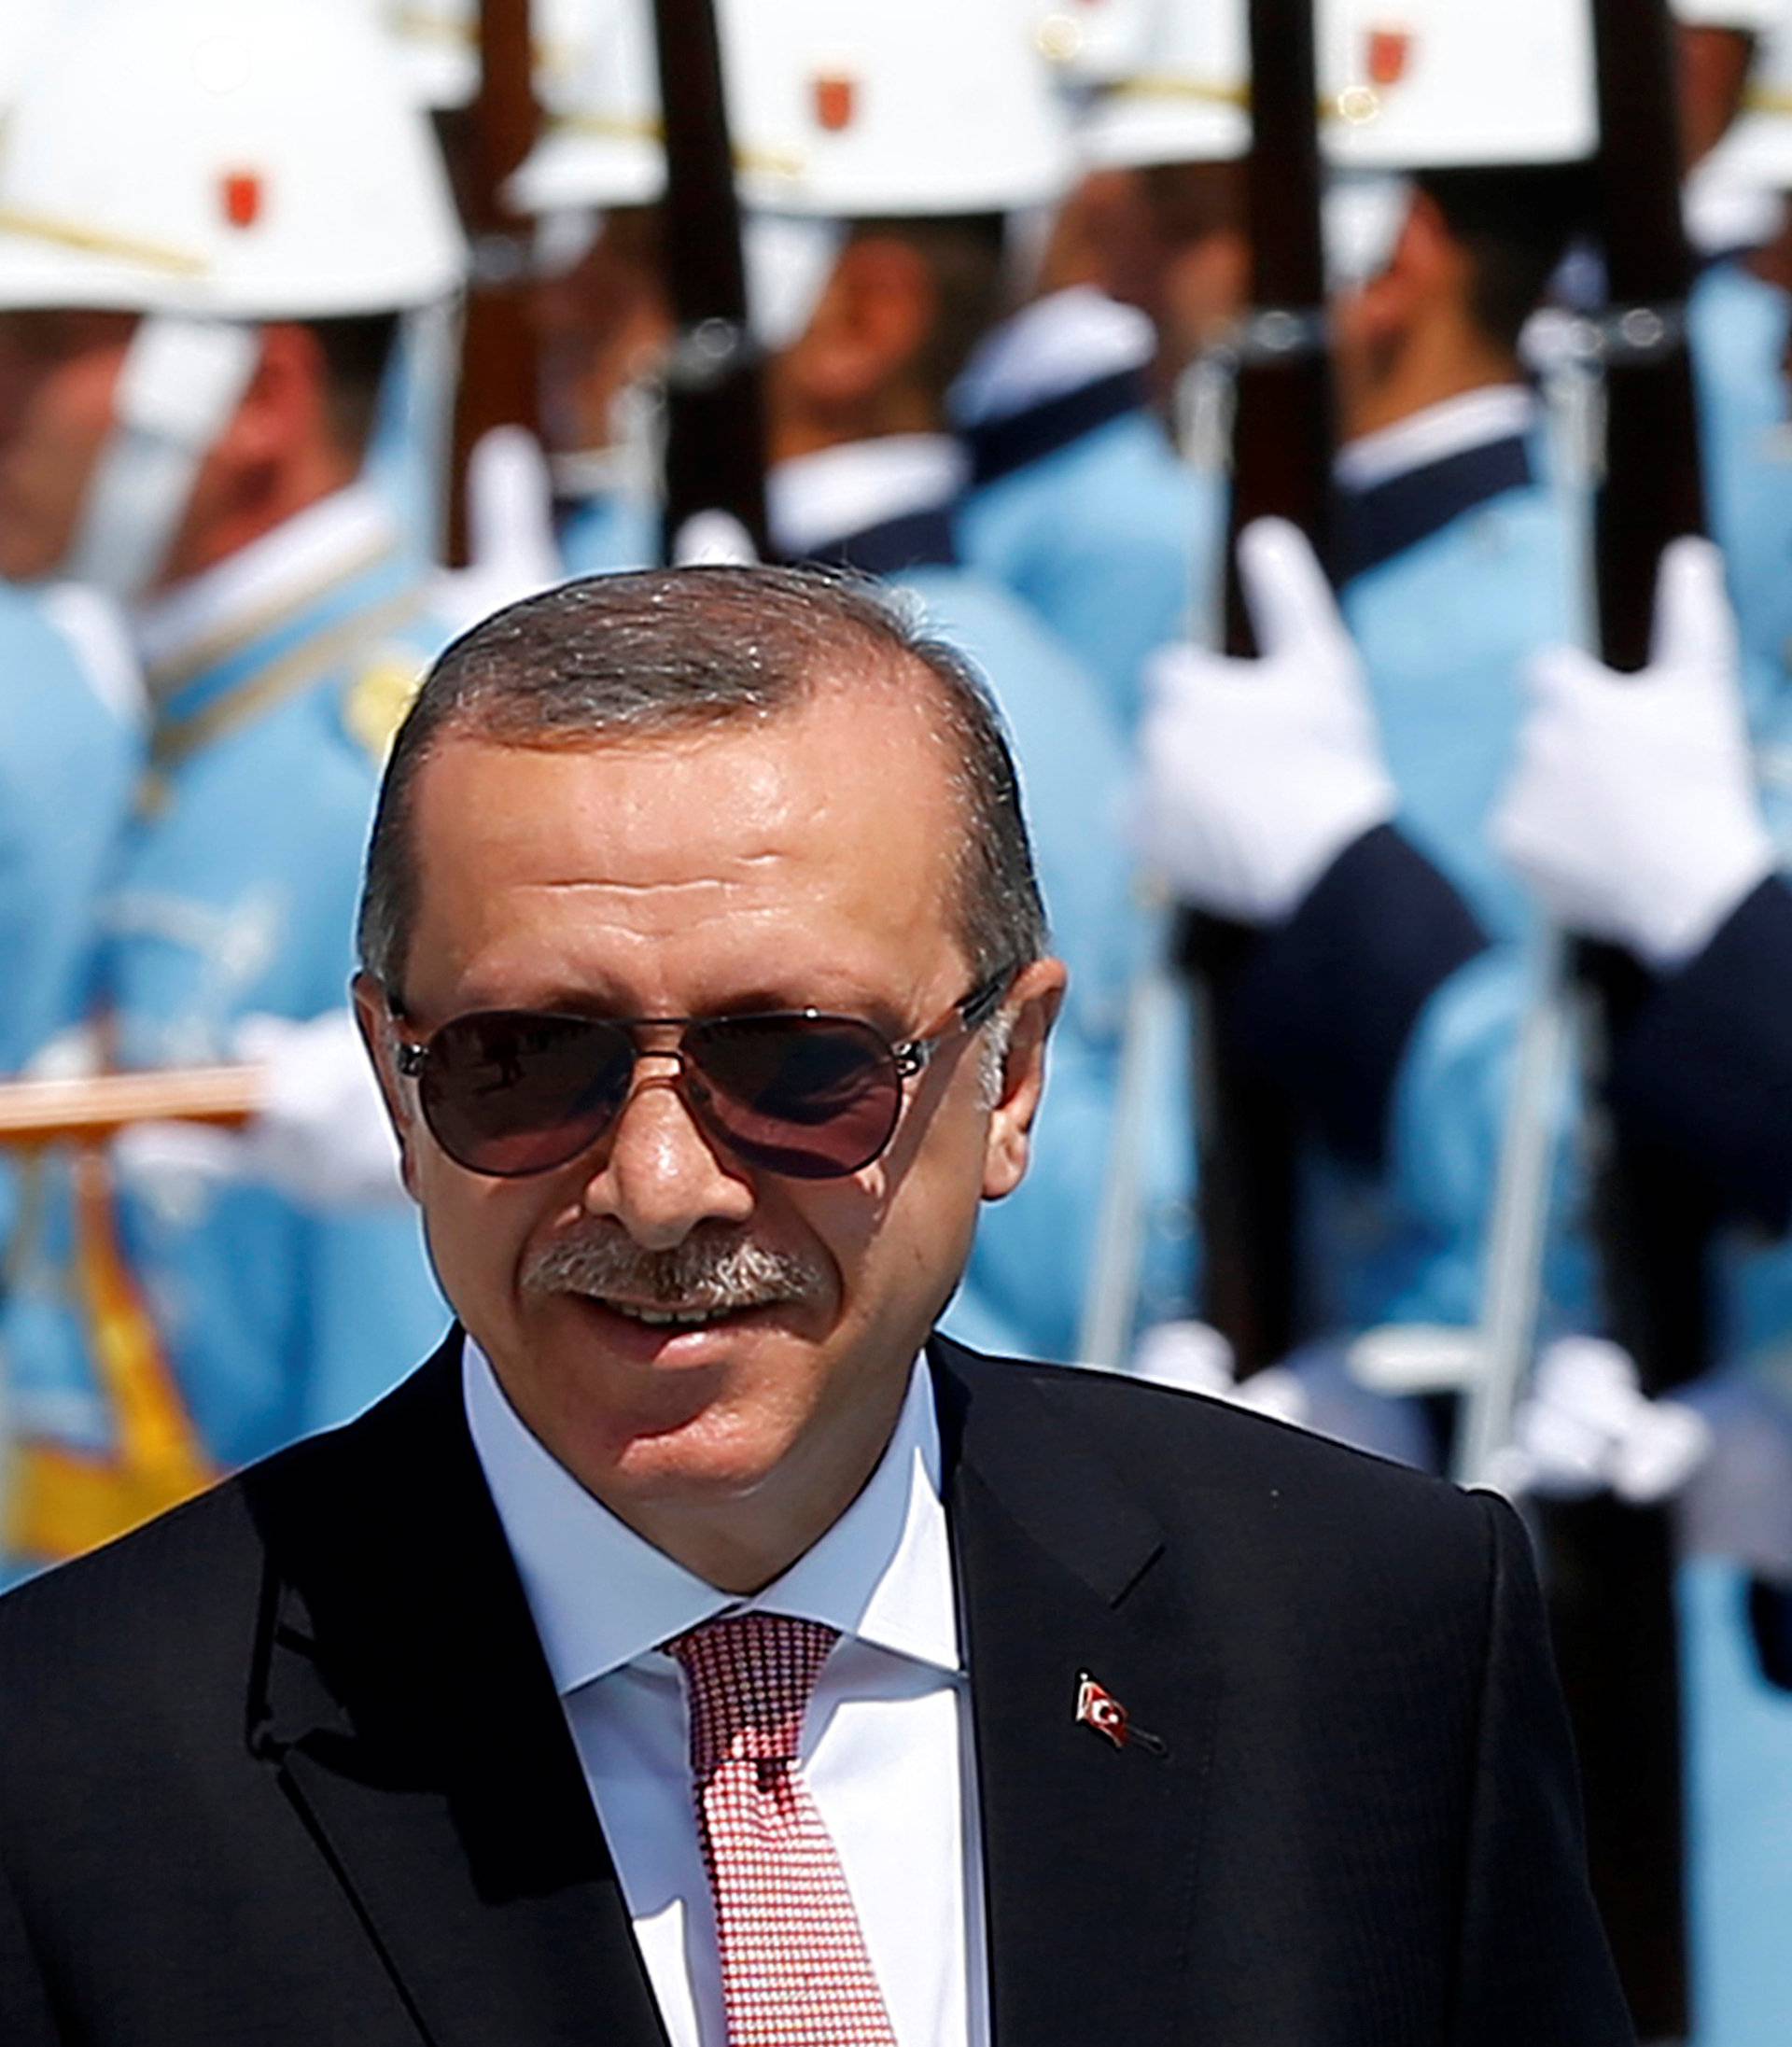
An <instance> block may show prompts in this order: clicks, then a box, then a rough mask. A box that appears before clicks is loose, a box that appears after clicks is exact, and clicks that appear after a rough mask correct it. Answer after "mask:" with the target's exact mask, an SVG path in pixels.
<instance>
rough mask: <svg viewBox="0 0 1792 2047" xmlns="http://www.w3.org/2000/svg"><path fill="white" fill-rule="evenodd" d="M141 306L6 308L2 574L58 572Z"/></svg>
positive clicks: (1, 346) (1, 343)
mask: <svg viewBox="0 0 1792 2047" xmlns="http://www.w3.org/2000/svg"><path fill="white" fill-rule="evenodd" d="M136 325H137V316H136V315H134V314H130V313H103V312H102V313H95V312H85V311H57V312H49V311H46V312H16V313H0V576H4V577H7V578H10V579H12V580H13V581H15V582H32V581H34V580H35V579H36V578H38V577H40V576H48V575H51V574H53V573H54V572H55V570H56V569H57V568H60V567H61V566H62V564H63V561H64V559H65V558H66V556H67V554H68V553H69V550H70V548H71V547H72V546H73V545H74V542H75V540H76V536H77V532H78V530H79V525H80V517H81V509H82V505H83V503H84V501H85V498H86V493H87V486H88V483H89V480H90V479H91V476H92V474H93V470H94V466H95V464H96V463H97V461H98V459H99V454H100V450H101V448H102V447H103V446H104V445H105V439H106V436H107V434H108V433H109V431H110V430H111V426H112V408H113V399H114V395H115V393H116V391H117V389H118V383H119V372H120V371H121V370H122V369H123V367H124V358H125V354H126V351H127V350H128V349H129V347H130V345H131V337H132V335H133V333H134V332H135V330H136Z"/></svg>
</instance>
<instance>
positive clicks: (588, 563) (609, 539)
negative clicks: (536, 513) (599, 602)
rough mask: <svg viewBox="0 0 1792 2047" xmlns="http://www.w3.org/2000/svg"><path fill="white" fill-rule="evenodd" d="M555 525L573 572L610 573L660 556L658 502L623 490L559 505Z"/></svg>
mask: <svg viewBox="0 0 1792 2047" xmlns="http://www.w3.org/2000/svg"><path fill="white" fill-rule="evenodd" d="M554 526H555V531H556V532H557V534H558V536H559V541H560V554H561V558H562V559H563V560H564V561H565V563H566V565H567V575H569V576H610V575H615V574H616V573H618V572H619V571H620V570H623V569H627V568H650V567H651V566H652V564H653V563H655V562H657V561H658V560H659V558H660V514H659V508H658V507H657V506H656V505H652V504H650V503H648V502H647V501H646V499H644V498H637V497H634V496H632V495H630V494H629V493H627V492H624V491H609V492H606V493H605V494H604V495H603V496H601V497H595V498H580V499H577V500H575V501H573V502H570V503H567V504H562V505H560V506H557V507H556V508H555V518H554Z"/></svg>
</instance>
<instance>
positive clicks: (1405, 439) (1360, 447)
mask: <svg viewBox="0 0 1792 2047" xmlns="http://www.w3.org/2000/svg"><path fill="white" fill-rule="evenodd" d="M1536 419H1537V401H1536V400H1535V399H1534V398H1533V396H1532V394H1531V392H1530V391H1529V390H1528V389H1527V388H1526V387H1525V386H1523V385H1522V384H1493V385H1489V386H1485V387H1484V388H1483V389H1481V390H1478V391H1465V392H1464V393H1463V395H1462V396H1461V397H1460V398H1447V399H1445V400H1443V401H1442V402H1441V403H1440V404H1436V405H1427V406H1426V407H1425V408H1424V409H1423V411H1421V412H1417V413H1414V414H1411V416H1410V417H1408V418H1407V419H1401V420H1396V421H1395V422H1394V424H1393V426H1392V427H1382V428H1379V430H1378V431H1376V432H1375V433H1366V434H1363V435H1361V436H1359V437H1358V438H1357V439H1356V440H1354V441H1352V442H1350V443H1349V444H1348V445H1347V446H1346V447H1345V448H1344V449H1343V450H1342V451H1341V452H1340V454H1339V455H1338V457H1337V472H1336V473H1337V481H1338V483H1339V484H1341V485H1342V486H1343V487H1344V488H1345V489H1346V490H1369V489H1372V488H1373V487H1374V486H1375V485H1376V484H1385V483H1388V482H1390V481H1391V480H1392V479H1393V478H1394V477H1396V476H1404V475H1405V474H1406V473H1407V471H1408V470H1417V469H1423V468H1424V467H1425V466H1426V465H1427V464H1429V463H1432V462H1438V461H1442V460H1443V459H1444V458H1445V457H1446V456H1452V455H1461V454H1462V453H1463V451H1464V450H1465V449H1468V448H1477V447H1481V446H1483V445H1485V444H1486V443H1487V442H1492V441H1505V440H1509V439H1511V438H1512V437H1513V436H1515V435H1524V434H1528V433H1530V432H1531V430H1532V429H1533V427H1534V426H1535V424H1536Z"/></svg>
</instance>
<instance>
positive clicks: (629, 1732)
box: [463, 1339, 988, 2047]
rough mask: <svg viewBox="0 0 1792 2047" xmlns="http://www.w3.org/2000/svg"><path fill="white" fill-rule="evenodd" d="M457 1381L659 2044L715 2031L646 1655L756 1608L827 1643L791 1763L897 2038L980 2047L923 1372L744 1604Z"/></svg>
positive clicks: (951, 1618)
mask: <svg viewBox="0 0 1792 2047" xmlns="http://www.w3.org/2000/svg"><path fill="white" fill-rule="evenodd" d="M463 1383H464V1389H465V1397H466V1406H467V1420H468V1425H469V1428H470V1430H471V1432H472V1438H473V1447H474V1449H475V1450H476V1451H477V1452H478V1455H479V1461H480V1464H481V1465H482V1467H483V1470H484V1474H485V1480H486V1483H487V1485H488V1486H489V1487H490V1489H491V1493H492V1498H493V1500H494V1502H495V1503H496V1505H497V1512H498V1518H499V1520H500V1521H502V1522H503V1525H504V1532H505V1535H506V1536H507V1537H508V1538H509V1541H510V1546H511V1552H512V1554H513V1555H514V1557H515V1559H516V1563H517V1569H518V1571H519V1573H520V1575H521V1577H522V1580H523V1588H524V1591H525V1594H526V1596H527V1598H528V1602H529V1608H530V1611H531V1613H532V1614H533V1616H534V1619H535V1625H536V1630H537V1633H539V1636H540V1638H541V1644H542V1647H543V1648H544V1650H545V1651H546V1654H547V1660H548V1665H549V1668H550V1669H551V1670H552V1672H553V1681H554V1684H555V1686H556V1688H557V1689H558V1690H559V1693H560V1698H561V1703H562V1704H563V1705H564V1707H565V1709H566V1714H567V1722H568V1724H569V1725H570V1727H571V1730H572V1736H573V1740H574V1743H575V1744H576V1745H577V1747H578V1751H579V1757H580V1760H581V1763H582V1764H583V1766H584V1772H585V1781H586V1783H587V1784H588V1785H589V1786H590V1788H591V1794H592V1798H593V1800H594V1802H595V1805H596V1808H597V1816H598V1818H599V1820H600V1821H601V1822H602V1825H603V1830H604V1836H605V1839H606V1840H607V1841H608V1842H609V1849H610V1853H611V1855H612V1856H613V1857H614V1858H615V1862H616V1868H617V1872H618V1874H619V1876H620V1877H621V1880H622V1886H623V1896H624V1898H625V1899H626V1900H627V1902H628V1909H629V1914H630V1916H631V1918H632V1919H633V1921H634V1927H635V1937H636V1940H637V1942H638V1944H639V1947H640V1951H641V1956H642V1959H643V1960H644V1962H645V1963H646V1966H647V1972H648V1976H649V1979H650V1981H651V1984H652V1986H653V1994H654V1997H655V1998H656V1999H657V2000H658V2003H659V2008H660V2014H661V2017H662V2019H663V2020H664V2022H665V2029H666V2033H667V2036H668V2037H669V2039H670V2040H671V2041H672V2047H726V2042H727V2038H728V2029H727V2021H726V2017H725V2014H724V2011H723V2006H722V1996H721V1969H720V1965H719V1962H718V1959H717V1953H716V1933H715V1914H714V1908H713V1905H712V1902H711V1896H710V1890H709V1882H708V1877H707V1872H705V1869H704V1865H703V1855H702V1850H701V1848H700V1846H699V1844H698V1837H697V1826H696V1817H695V1813H694V1809H693V1800H692V1787H691V1771H690V1761H689V1756H690V1748H689V1743H690V1720H689V1714H688V1711H687V1708H686V1703H685V1693H684V1687H683V1680H682V1678H681V1677H680V1675H679V1669H678V1666H677V1665H676V1664H675V1663H674V1662H673V1661H672V1660H671V1658H670V1657H668V1656H666V1655H665V1654H664V1653H663V1652H662V1650H661V1649H660V1647H659V1645H660V1644H661V1643H663V1642H665V1641H667V1640H669V1639H670V1638H671V1637H672V1636H673V1635H676V1634H679V1633H683V1632H684V1630H686V1629H687V1628H692V1627H694V1626H696V1625H697V1624H698V1623H699V1622H700V1621H704V1620H707V1619H712V1618H713V1617H714V1616H716V1615H717V1614H722V1613H738V1612H746V1611H749V1610H750V1609H753V1608H761V1609H763V1610H764V1611H767V1612H771V1613H780V1614H790V1615H794V1616H796V1617H798V1618H799V1619H807V1620H816V1621H820V1622H822V1623H823V1624H824V1625H826V1626H828V1627H831V1628H835V1629H837V1630H838V1631H839V1633H840V1636H841V1639H840V1641H839V1643H838V1644H837V1645H836V1646H835V1647H834V1650H833V1654H832V1655H831V1656H830V1657H829V1658H828V1661H827V1662H826V1664H825V1665H824V1666H823V1668H822V1671H821V1675H820V1678H819V1682H818V1684H817V1686H816V1690H815V1697H814V1699H813V1701H812V1703H811V1704H810V1707H809V1712H808V1717H807V1719H806V1721H805V1726H804V1730H803V1744H802V1750H801V1767H802V1769H803V1773H804V1776H805V1781H806V1782H807V1784H808V1787H809V1789H810V1791H811V1793H812V1794H813V1796H814V1799H815V1802H816V1804H817V1806H818V1807H819V1810H820V1814H821V1816H822V1819H823V1820H824V1822H825V1823H826V1825H827V1829H828V1831H829V1833H830V1834H832V1836H833V1843H834V1845H835V1847H836V1848H837V1850H838V1851H839V1856H840V1861H841V1865H842V1867H843V1869H844V1870H845V1872H846V1878H847V1886H848V1888H849V1889H850V1891H851V1893H852V1898H853V1902H854V1904H855V1906H856V1907H857V1910H858V1914H859V1921H860V1925H861V1928H863V1931H864V1937H865V1945H866V1948H867V1950H868V1952H869V1954H870V1956H871V1962H872V1967H873V1969H874V1970H875V1972H876V1976H877V1981H878V1983H879V1984H880V1985H881V1987H882V1989H883V1994H884V2002H885V2005H886V2008H887V2009H888V2011H889V2019H890V2024H891V2025H892V2026H893V2027H894V2028H895V2033H896V2038H897V2040H900V2041H902V2042H903V2047H984V2043H985V2042H986V2041H987V2037H988V2017H987V2005H988V1993H987V1966H986V1961H985V1946H984V1916H983V1878H982V1854H981V1844H980V1840H979V1830H978V1825H977V1800H976V1778H975V1770H974V1760H973V1745H972V1725H971V1711H970V1690H969V1684H968V1680H967V1677H966V1675H965V1670H964V1659H963V1655H962V1652H961V1650H960V1647H959V1626H958V1612H957V1603H956V1598H955V1595H954V1591H953V1579H952V1557H951V1549H950V1545H949V1541H948V1536H947V1529H946V1521H945V1507H944V1506H943V1505H942V1502H941V1498H940V1443H939V1429H938V1424H937V1422H936V1420H935V1417H934V1411H933V1390H932V1382H931V1379H930V1377H929V1375H928V1371H927V1368H926V1366H925V1365H924V1364H923V1363H922V1362H921V1361H919V1360H917V1362H916V1365H915V1367H914V1370H913V1374H912V1376H911V1378H910V1381H909V1388H908V1395H907V1398H906V1399H905V1401H904V1403H903V1410H902V1414H901V1417H900V1418H899V1420H898V1422H897V1424H896V1431H895V1434H894V1435H893V1436H892V1437H891V1438H890V1442H889V1449H888V1450H887V1451H885V1453H884V1456H883V1459H882V1461H881V1462H880V1463H879V1464H878V1465H877V1468H876V1469H875V1471H874V1472H873V1474H872V1476H871V1478H870V1479H869V1480H868V1481H867V1483H866V1485H865V1487H864V1490H863V1491H862V1492H861V1493H860V1494H859V1496H858V1498H857V1499H856V1500H854V1502H853V1503H852V1505H851V1506H850V1507H848V1508H847V1511H846V1513H845V1514H843V1515H842V1516H841V1518H840V1519H839V1520H838V1521H836V1522H835V1523H834V1524H833V1527H832V1528H830V1529H829V1530H828V1532H827V1533H826V1534H825V1535H823V1536H822V1537H821V1539H820V1541H819V1542H818V1543H817V1544H816V1545H815V1546H814V1548H813V1549H809V1550H808V1551H807V1552H806V1554H805V1555H804V1556H802V1557H800V1558H798V1560H797V1561H796V1563H793V1564H792V1565H791V1568H790V1569H789V1570H788V1571H786V1572H785V1573H784V1575H783V1577H780V1578H778V1579H777V1580H776V1581H775V1582H774V1583H773V1584H771V1585H768V1586H767V1587H766V1588H765V1589H764V1591H761V1592H758V1593H756V1594H754V1595H753V1597H751V1598H750V1599H737V1598H735V1597H732V1596H731V1595H730V1594H728V1593H726V1592H722V1591H717V1589H716V1588H715V1587H714V1586H712V1585H708V1584H706V1583H705V1582H704V1581H703V1580H702V1579H701V1578H698V1577H693V1575H692V1574H691V1573H690V1572H689V1571H687V1570H685V1569H684V1568H683V1566H682V1565H680V1564H679V1563H674V1562H673V1560H672V1559H671V1558H670V1557H668V1556H667V1555H665V1552H664V1551H663V1550H660V1549H654V1548H653V1546H652V1545H651V1543H648V1542H646V1541H644V1540H643V1539H642V1538H641V1537H640V1536H639V1535H636V1534H635V1533H634V1531H633V1530H632V1529H630V1528H628V1527H627V1526H625V1525H624V1523H623V1522H622V1521H619V1520H617V1518H616V1517H615V1516H614V1515H613V1514H611V1513H610V1512H609V1509H608V1508H606V1507H603V1506H602V1505H601V1504H600V1503H599V1502H598V1501H597V1500H596V1499H595V1498H594V1497H593V1496H592V1495H591V1494H590V1493H587V1492H585V1490H584V1489H583V1488H582V1487H581V1485H580V1484H579V1483H578V1481H577V1480H576V1479H573V1478H572V1476H571V1475H570V1474H569V1473H568V1472H567V1470H566V1469H565V1468H564V1467H563V1466H562V1465H559V1464H557V1463H556V1462H555V1461H554V1459H553V1457H552V1456H551V1455H550V1454H549V1453H548V1451H546V1450H545V1449H543V1448H542V1446H541V1444H540V1443H539V1442H538V1441H537V1439H536V1438H535V1437H533V1436H532V1435H531V1434H530V1433H529V1431H528V1429H527V1428H526V1427H525V1424H524V1423H523V1422H522V1421H521V1420H520V1419H519V1417H518V1416H517V1414H516V1412H515V1410H514V1409H512V1408H511V1405H510V1403H509V1401H508V1400H507V1399H506V1397H505V1395H504V1393H503V1391H502V1389H501V1388H500V1387H499V1385H498V1383H497V1378H496V1377H495V1375H494V1374H493V1371H492V1368H491V1366H490V1364H489V1362H488V1361H487V1360H486V1359H485V1357H484V1356H483V1353H481V1352H480V1350H479V1347H478V1346H477V1345H476V1344H475V1343H473V1342H472V1340H471V1339H468V1342H467V1345H466V1352H465V1361H464V1365H463Z"/></svg>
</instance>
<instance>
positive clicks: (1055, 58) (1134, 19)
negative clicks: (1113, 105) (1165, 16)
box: [1038, 0, 1158, 91]
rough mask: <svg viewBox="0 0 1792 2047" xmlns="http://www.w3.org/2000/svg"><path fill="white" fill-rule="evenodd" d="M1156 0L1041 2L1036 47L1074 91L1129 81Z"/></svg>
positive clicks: (1140, 55)
mask: <svg viewBox="0 0 1792 2047" xmlns="http://www.w3.org/2000/svg"><path fill="white" fill-rule="evenodd" d="M1157 7H1158V0H1039V7H1038V35H1039V47H1040V48H1041V49H1043V51H1044V52H1045V55H1046V58H1047V59H1048V60H1049V62H1050V63H1051V65H1052V67H1053V70H1054V71H1055V73H1056V74H1057V79H1058V82H1059V84H1060V85H1062V86H1064V87H1067V88H1068V89H1070V90H1071V91H1076V90H1078V89H1080V88H1084V87H1090V86H1100V85H1106V84H1108V83H1110V82H1111V81H1112V80H1113V79H1115V78H1122V77H1128V76H1129V75H1130V74H1132V73H1133V72H1136V71H1138V70H1139V69H1140V68H1141V65H1142V63H1143V53H1144V49H1145V45H1146V42H1147V40H1148V39H1149V36H1150V34H1151V27H1152V23H1153V21H1154V19H1155V15H1156V13H1157Z"/></svg>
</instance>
